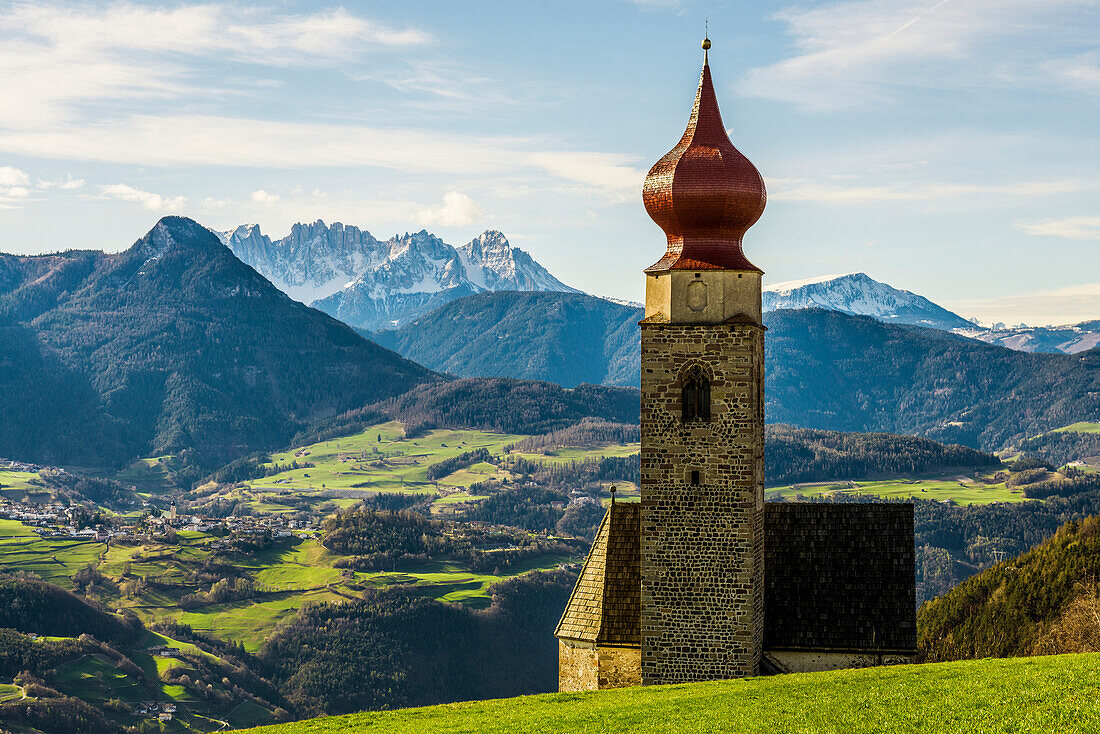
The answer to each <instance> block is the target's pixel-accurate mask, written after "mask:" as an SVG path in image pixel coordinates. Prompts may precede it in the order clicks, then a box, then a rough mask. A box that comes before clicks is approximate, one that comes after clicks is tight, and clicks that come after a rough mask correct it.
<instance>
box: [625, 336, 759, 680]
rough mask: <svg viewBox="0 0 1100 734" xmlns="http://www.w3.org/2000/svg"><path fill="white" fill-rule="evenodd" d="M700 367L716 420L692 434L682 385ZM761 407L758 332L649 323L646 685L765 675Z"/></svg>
mask: <svg viewBox="0 0 1100 734" xmlns="http://www.w3.org/2000/svg"><path fill="white" fill-rule="evenodd" d="M696 364H698V365H700V366H701V367H702V368H703V369H704V371H706V372H707V374H709V375H710V377H711V418H710V419H709V420H707V421H692V422H688V423H685V422H684V421H683V420H682V419H681V406H680V387H681V385H680V376H681V375H682V374H683V373H684V372H686V371H687V370H688V369H689V368H690V367H691V366H693V365H696ZM763 397H764V330H763V328H762V327H761V326H759V325H756V324H753V323H725V324H707V325H683V324H667V323H652V322H645V321H643V322H642V417H641V426H642V449H641V485H642V486H641V491H642V516H641V544H642V547H641V554H642V595H641V603H642V613H641V627H642V630H641V632H642V660H641V666H642V683H643V684H646V685H650V684H660V683H681V682H688V681H700V680H715V679H724V678H736V677H741V676H750V675H756V674H757V673H758V671H759V666H760V659H761V651H762V648H763V631H764V626H763V621H764V400H763ZM693 470H694V471H698V472H699V484H698V485H693V484H691V472H692V471H693Z"/></svg>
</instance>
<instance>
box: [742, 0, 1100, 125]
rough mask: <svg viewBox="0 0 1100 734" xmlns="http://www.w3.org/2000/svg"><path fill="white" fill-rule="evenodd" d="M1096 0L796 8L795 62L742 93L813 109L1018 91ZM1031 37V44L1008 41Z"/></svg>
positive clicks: (868, 0)
mask: <svg viewBox="0 0 1100 734" xmlns="http://www.w3.org/2000/svg"><path fill="white" fill-rule="evenodd" d="M1095 4H1096V0H1044V1H1043V2H1037V1H1036V0H938V1H935V0H840V1H834V2H828V3H823V4H812V5H801V6H791V7H787V8H784V9H783V10H780V11H779V12H777V13H776V14H775V15H774V16H773V17H774V19H775V20H778V21H780V22H782V23H785V24H786V26H787V30H788V33H789V35H790V36H791V37H792V40H793V44H794V47H795V53H794V55H792V56H790V57H789V58H787V59H784V60H782V61H779V62H777V63H775V64H772V65H770V66H766V67H761V68H757V69H754V70H752V71H751V72H750V74H749V75H748V77H747V79H746V80H745V81H744V83H743V84H742V85H741V89H742V91H743V92H745V93H747V94H752V95H756V96H760V97H766V98H770V99H777V100H782V101H787V102H792V103H794V104H797V105H799V106H801V107H807V108H812V109H840V108H845V107H851V106H861V107H866V106H871V105H875V104H878V103H881V102H883V101H886V100H889V99H890V98H891V97H892V96H893V94H894V92H893V91H892V90H895V89H896V88H898V87H906V86H908V87H919V88H928V87H939V88H969V87H972V86H973V85H975V84H978V85H989V84H1013V85H1017V84H1018V83H1019V81H1020V80H1021V78H1029V77H1032V76H1033V75H1035V74H1037V73H1038V72H1040V71H1041V70H1042V69H1043V68H1044V67H1045V66H1047V65H1049V64H1050V58H1051V56H1054V55H1056V54H1057V50H1058V48H1059V46H1058V45H1057V44H1059V43H1061V42H1062V41H1063V40H1064V36H1065V31H1066V29H1069V28H1072V27H1073V25H1074V24H1075V23H1076V22H1078V21H1079V19H1078V18H1077V17H1076V16H1075V14H1074V13H1075V12H1079V11H1080V9H1081V8H1089V7H1094V6H1095ZM1012 37H1024V38H1026V40H1027V44H1026V45H1025V44H1015V43H1008V44H1005V43H1001V44H1000V45H998V42H999V41H1002V40H1004V39H1006V38H1012Z"/></svg>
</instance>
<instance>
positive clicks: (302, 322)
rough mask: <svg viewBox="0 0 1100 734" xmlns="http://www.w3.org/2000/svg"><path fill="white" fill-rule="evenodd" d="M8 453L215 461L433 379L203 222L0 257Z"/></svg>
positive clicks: (172, 220) (0, 384)
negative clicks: (247, 259)
mask: <svg viewBox="0 0 1100 734" xmlns="http://www.w3.org/2000/svg"><path fill="white" fill-rule="evenodd" d="M0 346H2V349H0V414H2V415H3V416H4V420H3V421H0V456H7V457H13V458H19V459H23V460H28V461H38V462H42V463H56V464H68V465H86V466H106V465H118V464H120V463H124V462H127V461H132V460H133V459H134V458H136V457H138V456H149V455H161V454H166V453H174V452H179V451H187V452H189V454H188V458H189V459H190V460H191V462H192V463H194V464H196V465H201V466H214V465H217V464H219V463H223V462H224V461H226V460H228V459H231V458H233V457H235V456H238V455H241V454H243V453H248V452H251V451H255V450H258V449H262V448H274V447H277V446H280V445H281V444H282V443H283V442H285V441H286V440H288V439H289V438H290V437H291V436H292V435H293V434H294V433H295V432H296V431H298V430H300V429H301V428H303V427H304V426H306V425H308V424H309V423H311V422H313V421H315V420H319V419H321V418H324V417H326V416H329V415H333V414H335V413H339V412H341V411H345V410H349V409H351V408H355V407H358V406H361V405H363V404H364V403H369V402H374V401H377V400H380V399H382V398H386V397H390V396H394V395H397V394H399V393H402V392H405V391H407V390H408V389H409V388H411V387H413V386H414V385H416V384H418V383H421V382H424V381H428V380H435V379H440V378H439V377H438V376H437V375H435V374H434V373H432V372H431V371H430V370H428V369H426V368H424V367H422V366H420V365H419V364H416V363H414V362H410V361H408V360H406V359H403V358H401V357H399V356H398V355H396V354H394V353H393V352H391V351H389V350H387V349H384V348H382V347H380V346H378V345H377V344H374V343H372V342H370V341H367V340H366V339H363V338H362V337H361V336H360V335H359V334H357V333H356V332H355V331H354V330H353V329H352V328H351V327H349V326H347V325H346V324H343V323H341V322H339V321H337V320H336V319H334V318H332V317H330V316H327V315H325V314H323V313H321V312H319V311H317V310H315V309H311V308H308V307H306V306H304V305H302V304H301V303H298V302H296V301H294V300H292V299H290V298H288V297H287V296H286V295H285V294H283V293H282V292H281V291H279V290H278V289H277V288H276V287H275V286H273V285H272V284H271V283H270V282H268V281H267V280H266V279H265V278H264V277H263V276H261V275H260V274H259V273H257V272H256V271H255V270H253V269H252V268H251V267H249V266H248V265H245V264H244V263H242V262H241V261H240V260H238V259H237V258H236V257H234V255H233V253H232V252H231V251H230V250H229V248H227V247H225V246H224V245H222V244H221V243H220V242H219V241H218V239H217V238H216V237H215V236H214V235H213V234H211V233H210V231H209V230H207V229H206V228H205V227H202V226H200V225H198V224H197V223H195V222H193V221H192V220H190V219H184V218H180V217H165V218H164V219H162V220H161V221H160V222H158V223H157V225H156V226H155V227H154V228H153V229H152V230H151V231H150V232H149V233H148V234H146V235H145V236H144V237H142V238H141V239H139V240H138V241H137V242H136V243H134V245H133V246H132V247H130V248H129V249H126V250H124V251H122V252H119V253H116V254H108V253H103V252H91V251H75V252H66V253H62V254H57V255H42V256H35V257H20V256H13V255H0Z"/></svg>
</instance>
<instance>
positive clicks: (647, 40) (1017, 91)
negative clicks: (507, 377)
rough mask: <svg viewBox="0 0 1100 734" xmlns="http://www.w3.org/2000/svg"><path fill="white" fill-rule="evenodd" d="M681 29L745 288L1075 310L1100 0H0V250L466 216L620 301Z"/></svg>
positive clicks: (1087, 237)
mask: <svg viewBox="0 0 1100 734" xmlns="http://www.w3.org/2000/svg"><path fill="white" fill-rule="evenodd" d="M705 17H709V19H710V30H711V32H710V36H711V38H712V40H713V42H714V49H713V50H712V52H711V67H712V70H713V73H714V78H715V83H716V86H717V88H718V95H719V102H720V104H721V107H722V111H723V117H724V120H725V123H726V125H727V127H729V128H730V131H731V138H732V139H733V142H734V144H735V145H737V146H738V147H739V148H740V149H741V150H742V151H743V152H744V153H745V154H746V155H748V156H749V158H750V159H752V160H753V162H754V163H756V165H757V167H758V168H759V169H760V170H761V172H762V173H763V175H764V178H765V181H766V182H767V185H768V189H769V197H770V198H769V203H768V208H767V210H766V212H765V213H764V217H763V219H762V220H761V221H760V223H759V224H757V225H756V226H755V227H754V228H753V229H752V230H750V232H749V234H748V236H747V238H746V250H747V252H748V254H749V257H750V258H751V259H752V260H753V262H755V263H757V264H758V265H760V266H761V267H762V268H764V270H765V271H766V272H767V276H766V282H771V283H775V282H780V281H785V280H792V279H797V278H803V277H811V276H817V275H822V274H826V273H842V272H851V271H865V272H867V273H868V274H870V275H871V276H872V277H875V278H878V279H880V280H884V281H886V282H888V283H890V284H892V285H895V286H897V287H901V288H906V289H909V290H912V291H915V292H918V293H921V294H923V295H926V296H928V297H929V298H932V299H933V300H935V301H937V302H939V303H941V304H943V305H945V306H947V307H949V308H953V309H954V310H956V311H958V312H960V313H962V314H963V315H965V316H977V317H979V318H981V319H983V320H986V321H993V320H997V321H1006V322H1010V323H1012V322H1021V321H1022V322H1026V323H1029V324H1042V323H1066V322H1071V321H1080V320H1084V319H1086V318H1100V204H1098V203H1097V202H1098V201H1100V176H1098V171H1100V125H1098V124H1097V121H1098V120H1100V114H1098V113H1100V42H1098V40H1097V39H1100V0H840V1H836V0H817V1H816V2H815V1H811V0H795V1H793V2H764V1H762V0H755V1H754V0H741V1H740V2H725V3H720V2H714V3H709V4H708V3H697V2H692V1H691V0H681V1H680V2H673V1H670V2H662V1H660V0H650V1H639V2H625V1H623V0H612V1H609V2H595V1H593V2H561V3H537V4H536V3H516V2H461V3H455V2H403V3H395V2H377V3H348V4H345V5H342V6H341V5H332V4H326V3H312V2H281V3H268V4H231V3H210V4H191V3H180V4H165V3H158V4H143V3H79V2H76V3H72V2H67V3H49V2H35V3H20V2H15V3H12V2H5V3H2V4H0V69H3V70H4V71H3V73H2V74H0V100H3V101H2V102H0V250H3V251H7V252H17V253H37V252H49V251H56V250H61V249H67V248H72V247H81V248H102V249H108V250H119V249H122V248H124V247H126V246H128V245H129V244H130V243H131V242H133V241H134V240H135V239H137V238H138V237H139V236H140V235H142V234H143V233H144V232H145V231H146V230H148V229H149V227H151V226H152V224H153V223H154V222H155V221H156V219H157V218H158V217H160V216H162V215H164V214H166V213H179V214H184V215H187V216H190V217H194V218H195V219H197V220H199V221H200V222H203V223H204V224H207V225H208V226H211V227H215V228H219V229H223V228H229V227H232V226H234V225H236V224H240V223H243V222H258V223H260V225H261V227H262V229H263V230H264V231H265V232H266V233H268V234H270V235H272V236H273V237H279V236H282V235H283V234H285V233H286V231H287V230H288V229H289V226H290V224H291V223H293V222H295V221H299V220H303V221H312V220H314V219H317V218H321V219H324V220H325V221H328V222H331V221H342V222H345V223H349V224H355V225H357V226H360V227H364V228H366V229H369V230H370V231H371V232H372V233H373V234H375V235H376V236H378V237H381V238H384V237H388V236H389V235H391V234H394V233H396V232H405V231H415V230H418V229H420V228H427V229H429V230H431V231H434V232H436V233H437V234H439V235H440V236H442V237H443V238H444V239H446V240H447V241H449V242H452V243H453V244H462V243H464V242H466V241H468V240H469V239H471V238H472V237H474V236H475V235H477V234H478V233H479V232H481V231H483V230H485V229H488V228H494V229H500V230H502V231H504V232H505V234H506V235H508V237H509V239H510V240H511V241H512V242H513V244H515V245H518V246H520V247H523V248H524V249H527V250H528V251H530V252H532V253H533V254H534V255H535V256H536V258H538V259H539V260H540V261H541V262H542V263H543V264H545V265H546V266H547V267H549V268H550V269H551V271H553V272H554V273H555V274H556V275H557V276H558V277H560V278H561V279H562V280H564V281H566V282H568V283H570V284H572V285H576V286H577V287H580V288H583V289H584V290H587V291H590V292H593V293H598V294H601V295H610V296H616V297H620V298H630V299H634V300H637V299H639V298H640V296H641V286H642V277H641V273H640V271H641V269H642V268H644V267H645V266H647V265H649V264H651V263H652V262H653V261H655V260H656V259H657V258H658V257H659V255H660V253H661V252H662V251H663V237H662V235H661V232H660V230H659V229H657V227H656V226H655V225H654V224H653V223H652V222H651V221H650V220H649V218H648V217H647V216H646V214H645V211H644V209H643V208H642V205H641V201H640V195H639V190H640V185H641V181H642V178H643V177H644V175H645V171H646V170H647V169H648V167H649V166H650V165H651V164H652V163H653V162H654V161H656V160H657V159H658V158H659V157H660V156H661V155H663V154H664V152H665V151H666V150H668V149H669V148H670V147H671V146H672V145H673V144H675V142H676V141H677V140H678V138H679V136H680V134H681V133H682V131H683V127H684V124H685V122H686V120H687V116H688V113H689V112H690V107H691V102H692V99H693V96H694V93H695V86H696V84H697V81H698V73H699V66H700V63H701V52H700V51H699V41H700V38H701V36H702V30H703V21H704V18H705Z"/></svg>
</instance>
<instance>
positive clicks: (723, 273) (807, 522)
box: [554, 40, 917, 691]
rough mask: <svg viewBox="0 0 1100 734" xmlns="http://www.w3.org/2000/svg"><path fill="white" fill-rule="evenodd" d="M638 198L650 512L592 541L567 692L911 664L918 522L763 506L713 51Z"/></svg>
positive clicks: (869, 511) (759, 342)
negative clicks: (649, 227) (655, 232)
mask: <svg viewBox="0 0 1100 734" xmlns="http://www.w3.org/2000/svg"><path fill="white" fill-rule="evenodd" d="M709 48H710V41H709V40H704V41H703V49H704V50H706V49H709ZM642 199H643V201H644V203H645V208H646V211H647V212H649V215H650V216H651V217H652V218H653V220H654V221H655V222H656V223H657V224H658V225H659V226H660V227H661V229H662V230H664V232H665V235H666V238H667V240H668V246H667V249H666V251H665V254H664V256H663V257H662V258H661V259H660V260H658V261H657V262H656V263H655V264H653V265H652V266H650V267H649V268H647V269H646V272H645V278H646V297H645V318H644V319H643V320H642V322H641V340H642V349H641V354H642V375H641V377H642V448H641V490H642V491H641V495H642V496H641V502H639V503H624V502H615V501H614V500H612V502H611V506H610V507H609V508H608V510H607V513H606V514H605V515H604V518H603V522H602V523H601V524H600V527H599V530H598V531H597V533H596V537H595V539H594V541H593V543H592V548H591V550H590V551H589V553H588V557H587V558H586V559H585V562H584V566H583V568H582V569H581V572H580V575H579V577H578V579H577V583H576V586H574V588H573V593H572V595H571V596H570V597H569V602H568V604H566V608H565V611H564V612H563V614H562V617H561V621H560V622H559V623H558V627H557V630H556V631H555V633H554V634H555V636H556V637H557V638H558V688H559V690H562V691H590V690H599V689H605V688H622V687H625V686H636V685H639V684H643V685H646V684H650V685H651V684H659V683H688V682H692V681H705V680H716V679H726V678H740V677H744V676H751V675H758V674H774V673H790V672H805V671H812V670H835V669H838V668H858V667H866V666H870V665H884V664H886V665H889V664H894V663H905V662H911V661H912V660H913V657H914V655H915V654H916V641H917V632H916V630H917V627H916V614H915V610H916V602H915V598H916V597H915V593H914V589H915V566H914V560H913V506H912V505H911V504H910V505H906V504H900V503H887V504H882V503H870V504H847V503H844V504H831V503H798V502H771V503H768V504H767V505H765V504H764V325H763V323H762V321H761V309H760V278H761V276H762V275H763V273H762V272H761V270H760V268H758V267H756V266H755V265H753V264H752V263H751V262H749V261H748V259H747V258H746V257H745V254H744V252H743V251H742V247H741V242H742V240H743V239H744V236H745V232H747V231H748V229H749V227H751V226H752V225H753V224H755V223H756V221H757V220H758V219H759V218H760V215H761V214H763V213H764V204H765V201H766V200H767V195H766V193H765V191H764V181H763V180H762V179H761V177H760V173H759V172H758V171H757V170H756V168H755V167H754V166H753V165H752V163H750V162H749V160H748V159H747V158H745V156H743V155H741V153H740V152H739V151H738V150H737V149H736V148H734V147H733V144H732V143H731V142H730V140H729V137H728V136H727V135H726V130H725V127H724V126H723V124H722V116H721V114H720V113H719V112H718V100H717V99H716V98H715V95H714V84H713V82H712V81H711V77H710V66H709V64H708V63H707V57H706V55H705V54H704V56H703V73H702V77H701V78H700V80H699V91H698V92H697V93H696V96H695V107H694V108H693V109H692V111H691V118H690V119H689V120H688V125H687V130H686V131H685V132H684V136H683V137H682V138H681V139H680V142H679V143H678V144H677V145H676V147H675V148H673V149H672V150H671V151H669V152H668V154H667V155H665V156H664V157H663V158H661V160H659V161H658V162H657V164H656V165H655V166H653V168H652V169H651V170H650V171H649V175H648V176H647V177H646V181H645V186H644V188H643V190H642ZM765 554H766V563H767V575H766V576H765V568H764V566H765ZM765 582H766V583H765ZM765 607H766V608H767V619H766V620H765ZM765 622H766V623H765Z"/></svg>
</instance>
